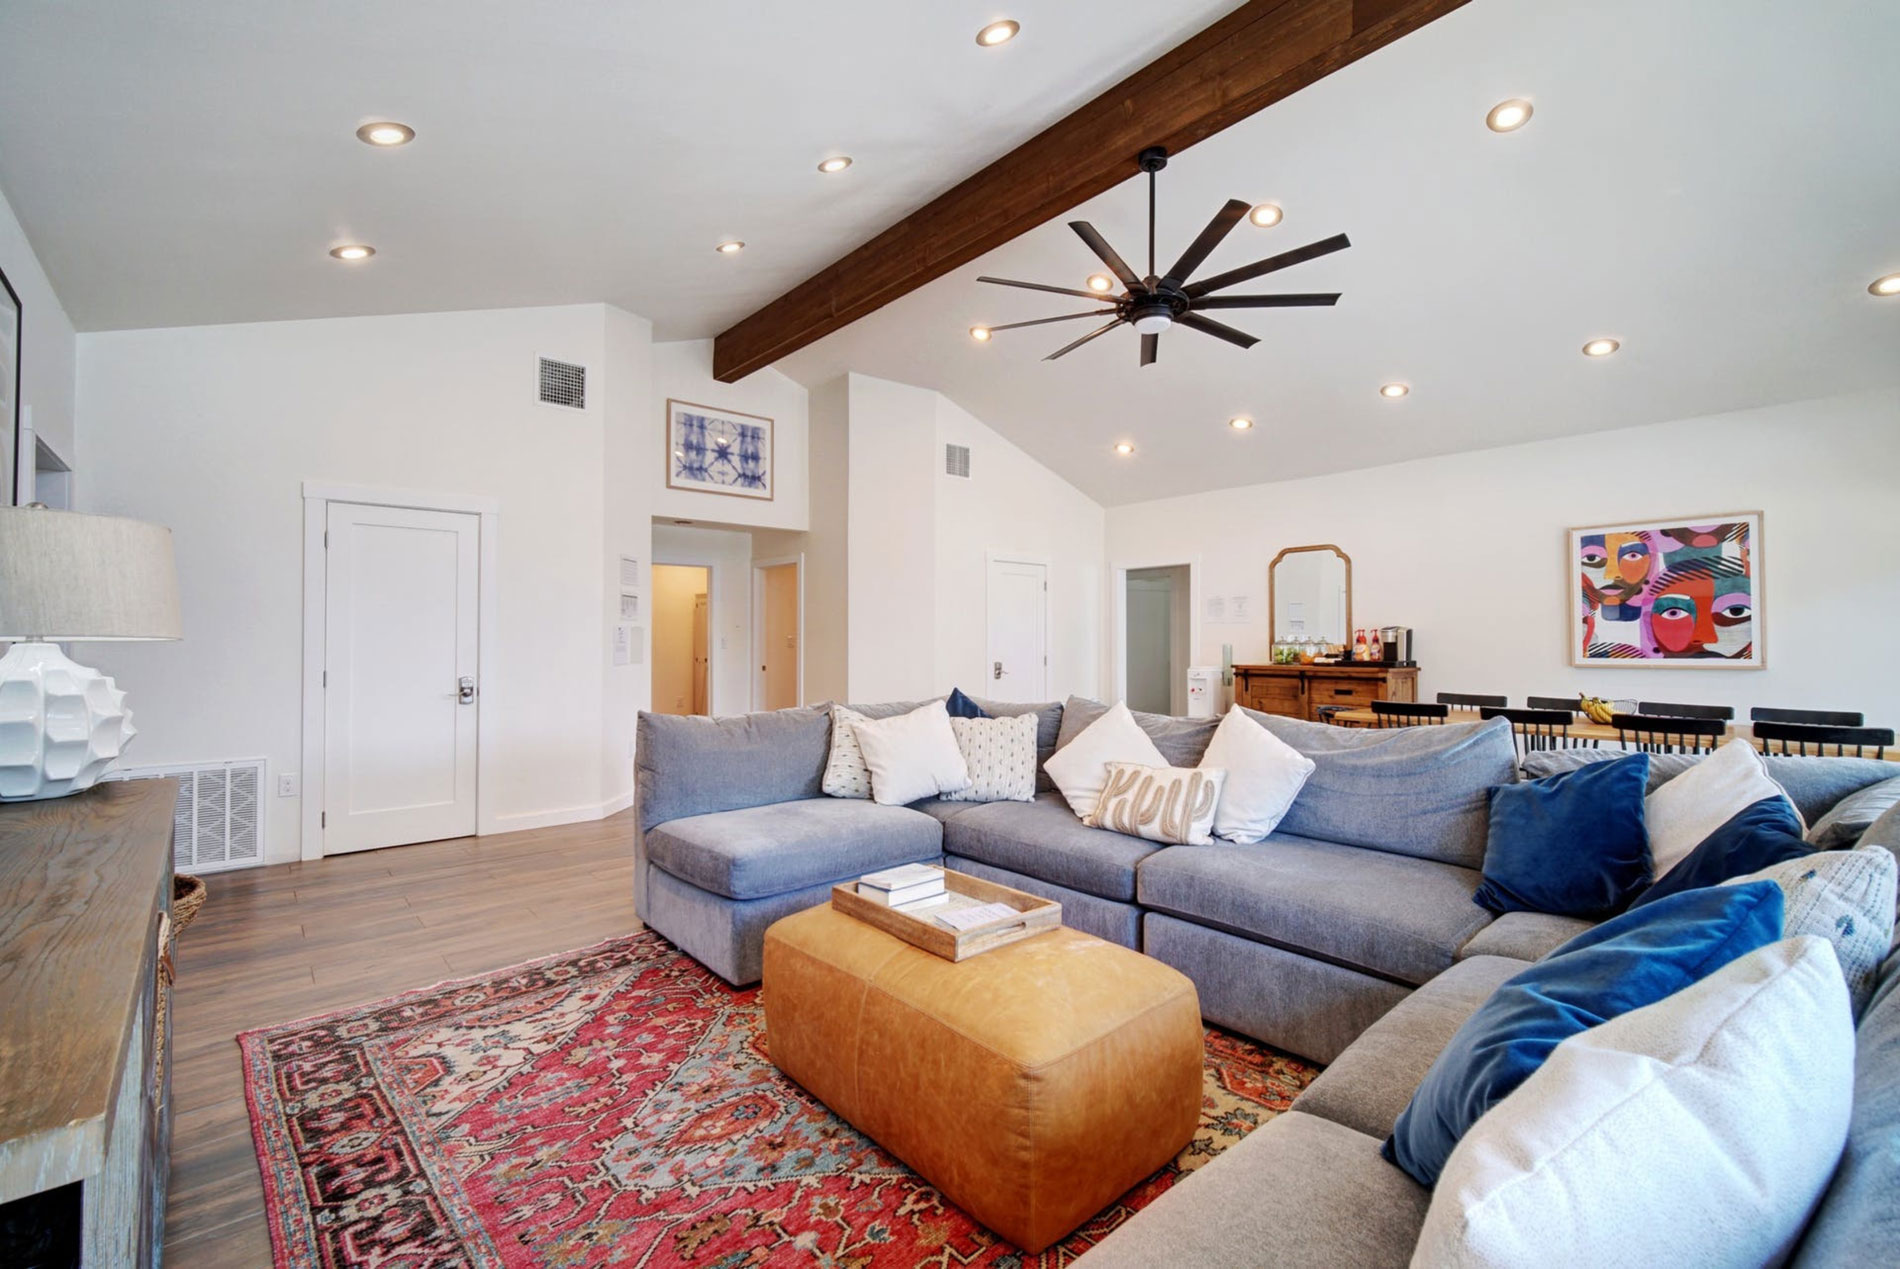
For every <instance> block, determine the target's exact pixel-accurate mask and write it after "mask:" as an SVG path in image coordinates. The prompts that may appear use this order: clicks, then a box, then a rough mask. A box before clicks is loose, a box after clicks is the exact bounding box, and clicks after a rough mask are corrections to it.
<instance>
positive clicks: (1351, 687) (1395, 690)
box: [1234, 664, 1418, 723]
mask: <svg viewBox="0 0 1900 1269" xmlns="http://www.w3.org/2000/svg"><path fill="white" fill-rule="evenodd" d="M1417 699H1418V667H1417V666H1415V665H1354V664H1342V665H1237V666H1235V667H1234V700H1235V702H1236V703H1238V704H1241V705H1245V706H1246V707H1247V708H1248V709H1257V710H1259V711H1260V712H1261V713H1263V714H1283V715H1285V716H1286V717H1288V718H1304V719H1306V720H1307V721H1308V722H1315V723H1316V722H1319V721H1321V719H1320V713H1319V711H1320V710H1321V709H1322V708H1324V707H1326V706H1329V705H1337V706H1344V707H1346V708H1349V709H1350V708H1363V707H1365V706H1367V705H1370V704H1371V703H1372V702H1373V701H1414V700H1417Z"/></svg>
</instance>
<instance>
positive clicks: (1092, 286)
mask: <svg viewBox="0 0 1900 1269" xmlns="http://www.w3.org/2000/svg"><path fill="white" fill-rule="evenodd" d="M1114 289H1115V279H1114V278H1111V277H1109V276H1108V275H1107V274H1106V273H1091V274H1089V290H1091V291H1112V290H1114Z"/></svg>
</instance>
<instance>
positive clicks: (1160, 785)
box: [1083, 762, 1227, 846]
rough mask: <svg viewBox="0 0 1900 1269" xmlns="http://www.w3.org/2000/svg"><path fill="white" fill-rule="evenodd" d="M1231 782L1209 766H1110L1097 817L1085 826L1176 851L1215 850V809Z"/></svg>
mask: <svg viewBox="0 0 1900 1269" xmlns="http://www.w3.org/2000/svg"><path fill="white" fill-rule="evenodd" d="M1226 781H1227V773H1226V772H1225V771H1222V770H1221V769H1220V768H1218V767H1209V766H1208V765H1207V764H1206V763H1202V764H1201V765H1200V766H1198V767H1143V766H1138V765H1136V764H1135V763H1132V762H1111V763H1109V764H1108V781H1107V783H1105V784H1104V785H1103V786H1102V796H1101V797H1100V798H1099V799H1097V801H1096V803H1095V814H1093V815H1091V816H1089V817H1088V818H1087V819H1086V820H1084V821H1083V823H1085V824H1087V825H1088V826H1089V827H1090V828H1106V829H1108V830H1110V831H1111V832H1116V833H1125V834H1127V835H1128V836H1129V837H1140V838H1145V839H1146V840H1148V841H1151V842H1166V843H1168V844H1169V845H1172V846H1211V845H1213V843H1214V833H1213V829H1214V808H1215V807H1216V806H1218V805H1219V804H1220V796H1221V794H1220V791H1221V785H1223V784H1225V783H1226Z"/></svg>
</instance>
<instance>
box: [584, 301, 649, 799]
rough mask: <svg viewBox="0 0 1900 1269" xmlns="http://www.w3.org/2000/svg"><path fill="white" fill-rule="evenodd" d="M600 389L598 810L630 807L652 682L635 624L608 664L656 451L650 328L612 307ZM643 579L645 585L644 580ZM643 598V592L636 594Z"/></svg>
mask: <svg viewBox="0 0 1900 1269" xmlns="http://www.w3.org/2000/svg"><path fill="white" fill-rule="evenodd" d="M595 382H596V384H597V386H598V389H599V393H600V395H599V398H598V400H599V402H600V406H601V409H602V416H601V419H602V423H603V425H604V433H605V434H604V436H603V438H602V444H601V465H600V498H601V527H602V530H603V532H604V534H605V541H604V548H605V549H604V550H603V551H602V552H601V561H600V568H601V586H602V590H603V593H604V602H603V603H602V604H601V640H602V643H603V646H605V647H606V648H607V649H609V653H608V656H607V658H606V663H605V670H604V678H603V682H602V687H601V715H600V735H601V743H600V760H601V774H600V787H601V792H602V798H603V801H602V811H603V812H604V813H611V812H613V811H616V810H619V809H620V808H621V807H623V806H631V805H633V737H634V728H635V724H636V722H637V720H638V718H639V713H640V711H641V710H643V709H645V708H646V707H647V701H648V699H649V696H648V693H649V691H650V689H651V686H652V678H651V676H650V675H649V674H648V671H647V655H646V654H647V647H648V644H649V637H648V627H647V624H646V622H645V619H644V618H643V619H642V620H641V621H639V622H637V623H628V624H631V625H633V627H634V630H635V634H634V635H633V638H632V644H633V646H632V647H631V648H630V649H629V655H628V660H627V664H625V665H615V664H614V663H613V656H612V648H613V646H614V645H613V638H614V627H615V626H616V625H617V624H619V621H620V590H621V587H620V561H621V560H622V559H623V558H625V559H633V560H638V561H639V562H640V567H641V568H642V569H645V568H646V567H647V565H648V563H649V562H650V561H649V559H648V554H649V550H650V547H651V545H652V532H651V531H652V525H653V521H652V508H651V507H650V506H649V501H650V498H649V492H648V491H649V490H650V489H651V487H652V472H653V468H654V464H655V463H656V462H657V450H658V448H659V446H660V444H661V441H660V427H659V421H658V419H657V418H656V417H655V415H654V411H653V409H652V396H653V327H652V325H651V324H650V323H649V322H648V321H647V320H646V319H645V318H643V317H635V316H634V315H633V314H632V313H628V312H625V311H623V310H621V309H617V308H611V307H610V308H608V309H607V310H606V348H605V355H604V356H603V358H602V361H601V366H600V373H599V375H598V376H597V378H596V379H595ZM643 580H644V579H643ZM641 593H642V594H643V595H644V594H646V593H648V592H647V591H646V590H645V589H644V587H643V589H642V591H641Z"/></svg>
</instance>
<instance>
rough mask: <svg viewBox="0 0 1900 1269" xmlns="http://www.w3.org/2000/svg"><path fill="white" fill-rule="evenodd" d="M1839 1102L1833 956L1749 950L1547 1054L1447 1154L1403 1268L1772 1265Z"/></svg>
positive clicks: (1824, 947)
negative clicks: (1696, 980) (1408, 1261)
mask: <svg viewBox="0 0 1900 1269" xmlns="http://www.w3.org/2000/svg"><path fill="white" fill-rule="evenodd" d="M1853 1098H1854V1023H1853V1019H1852V1017H1851V1016H1850V1014H1849V1011H1848V1005H1847V988H1846V986H1845V985H1844V984H1843V982H1842V979H1841V971H1840V967H1839V966H1838V965H1837V964H1836V963H1835V961H1834V949H1833V947H1832V946H1831V945H1830V944H1829V943H1828V942H1827V940H1825V939H1818V938H1795V939H1788V940H1785V941H1783V942H1780V943H1775V944H1771V945H1770V946H1768V947H1764V948H1760V949H1758V950H1757V951H1754V952H1751V953H1749V954H1748V955H1747V956H1743V957H1741V958H1739V959H1737V960H1734V961H1731V962H1730V963H1729V964H1728V965H1726V966H1724V967H1723V968H1722V969H1719V970H1717V971H1716V972H1715V973H1713V974H1711V975H1710V976H1709V977H1707V978H1705V979H1703V980H1702V981H1701V982H1699V983H1696V984H1694V985H1693V986H1690V987H1685V988H1684V989H1683V990H1681V991H1679V992H1677V993H1676V994H1675V995H1673V996H1670V997H1668V998H1667V999H1665V1000H1661V1001H1658V1002H1657V1003H1656V1004H1653V1005H1649V1006H1647V1007H1645V1008H1642V1009H1636V1010H1632V1011H1631V1012H1629V1013H1626V1014H1624V1015H1622V1016H1621V1017H1619V1018H1613V1019H1611V1020H1610V1021H1609V1022H1606V1023H1603V1024H1602V1025H1600V1026H1596V1027H1593V1028H1591V1029H1590V1030H1588V1031H1584V1032H1580V1033H1579V1034H1577V1035H1573V1036H1571V1037H1570V1038H1569V1039H1567V1040H1565V1041H1563V1043H1561V1044H1559V1045H1558V1046H1557V1047H1556V1049H1555V1050H1554V1051H1552V1053H1551V1055H1550V1057H1549V1058H1548V1059H1547V1060H1546V1061H1545V1062H1544V1064H1543V1066H1541V1067H1539V1068H1538V1069H1537V1070H1536V1071H1535V1072H1533V1073H1532V1074H1531V1076H1530V1078H1529V1079H1527V1080H1525V1081H1524V1083H1523V1084H1522V1085H1520V1086H1519V1088H1518V1089H1517V1091H1516V1092H1514V1093H1512V1094H1511V1095H1510V1096H1509V1097H1507V1098H1505V1099H1504V1100H1503V1101H1501V1102H1499V1103H1498V1104H1497V1105H1496V1106H1494V1107H1492V1108H1491V1110H1490V1111H1489V1112H1487V1113H1486V1114H1485V1116H1484V1117H1483V1118H1482V1119H1480V1120H1478V1122H1477V1123H1476V1124H1475V1125H1473V1126H1472V1128H1471V1131H1469V1132H1467V1133H1466V1134H1465V1136H1464V1139H1463V1140H1461V1141H1460V1142H1459V1143H1458V1146H1457V1148H1456V1149H1454V1150H1453V1151H1452V1152H1451V1158H1450V1159H1449V1160H1447V1161H1446V1163H1445V1170H1444V1172H1443V1174H1441V1175H1440V1177H1439V1179H1438V1186H1437V1188H1436V1189H1435V1190H1434V1191H1433V1192H1432V1203H1431V1207H1430V1209H1429V1210H1428V1211H1427V1212H1426V1214H1425V1224H1424V1227H1423V1228H1422V1229H1421V1230H1420V1231H1419V1240H1418V1246H1417V1248H1416V1249H1415V1250H1414V1251H1413V1253H1412V1264H1413V1265H1414V1266H1430V1267H1431V1269H1443V1267H1444V1266H1480V1265H1483V1266H1493V1265H1495V1266H1512V1267H1513V1269H1515V1267H1517V1266H1524V1265H1698V1266H1701V1265H1712V1266H1728V1265H1734V1266H1744V1265H1746V1266H1754V1265H1772V1264H1779V1263H1781V1261H1782V1260H1783V1259H1785V1258H1786V1257H1787V1255H1788V1253H1789V1251H1790V1250H1791V1249H1792V1248H1793V1246H1794V1244H1795V1241H1796V1239H1798V1238H1799V1237H1800V1234H1801V1230H1802V1227H1803V1226H1804V1225H1805V1224H1806V1223H1807V1219H1808V1216H1809V1214H1810V1213H1812V1212H1813V1210H1814V1207H1815V1205H1816V1204H1817V1203H1818V1202H1819V1201H1820V1198H1821V1194H1822V1192H1823V1191H1824V1190H1825V1189H1826V1188H1827V1184H1828V1180H1829V1178H1830V1177H1831V1176H1832V1175H1833V1173H1834V1165H1835V1163H1836V1162H1837V1161H1838V1160H1839V1159H1840V1155H1841V1148H1842V1146H1843V1145H1844V1144H1845V1143H1846V1140H1847V1121H1848V1116H1849V1115H1850V1113H1851V1112H1852V1109H1853Z"/></svg>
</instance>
